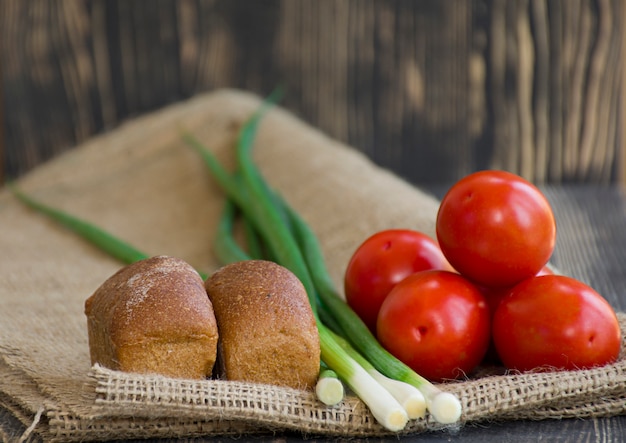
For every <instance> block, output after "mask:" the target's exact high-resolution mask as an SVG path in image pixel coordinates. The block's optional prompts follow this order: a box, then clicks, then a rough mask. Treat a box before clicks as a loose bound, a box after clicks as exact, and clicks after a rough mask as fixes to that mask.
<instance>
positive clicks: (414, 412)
mask: <svg viewBox="0 0 626 443" xmlns="http://www.w3.org/2000/svg"><path fill="white" fill-rule="evenodd" d="M334 339H335V341H336V342H337V343H339V345H340V346H341V347H342V348H343V349H344V350H345V351H346V352H347V353H348V355H349V356H350V357H352V358H353V359H354V360H355V361H356V362H357V363H358V364H360V365H361V366H362V367H363V368H364V369H365V370H366V371H367V372H368V373H369V374H370V375H371V376H372V377H374V379H375V380H376V381H377V382H378V383H380V384H381V385H382V386H383V387H384V388H385V389H387V391H389V393H390V394H391V395H392V396H393V397H394V398H395V399H396V400H397V401H398V402H399V403H400V404H401V405H402V407H403V408H404V410H405V411H406V413H407V415H408V417H409V418H410V419H415V418H422V417H424V416H425V415H426V400H425V399H424V395H423V394H422V392H421V391H420V390H419V389H417V388H416V387H415V386H413V385H410V384H408V383H404V382H402V381H398V380H394V379H392V378H389V377H386V376H384V375H383V374H381V373H380V372H378V370H377V369H376V368H375V367H374V366H373V365H372V364H371V363H370V362H369V361H367V360H366V359H365V358H364V357H363V356H362V355H361V354H359V353H358V352H357V351H356V350H355V349H354V348H353V347H352V345H350V343H349V342H348V341H347V340H345V339H344V338H343V337H341V336H339V335H336V334H334Z"/></svg>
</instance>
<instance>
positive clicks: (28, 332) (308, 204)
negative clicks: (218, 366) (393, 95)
mask: <svg viewBox="0 0 626 443" xmlns="http://www.w3.org/2000/svg"><path fill="white" fill-rule="evenodd" d="M259 104H260V100H259V98H258V97H256V96H253V95H250V94H247V93H243V92H240V91H232V90H222V91H216V92H213V93H210V94H207V95H203V96H198V97H196V98H193V99H191V100H189V101H187V102H184V103H180V104H177V105H174V106H172V107H169V108H166V109H164V110H162V111H159V112H156V113H154V114H151V115H148V116H145V117H142V118H139V119H137V120H134V121H132V122H129V123H127V124H126V125H124V126H123V127H121V128H119V129H117V130H115V131H113V132H111V133H108V134H105V135H103V136H101V137H98V138H94V139H92V140H91V141H90V142H88V143H85V144H84V145H82V146H80V147H78V148H77V149H75V150H73V151H71V152H69V153H68V154H65V155H62V156H61V157H59V158H57V159H55V160H54V161H51V162H49V163H48V164H46V165H44V166H42V167H40V168H38V169H37V170H35V171H33V172H32V173H30V174H28V175H27V176H25V177H23V178H22V179H20V180H19V181H18V182H17V185H18V186H20V187H21V188H22V189H23V190H25V191H27V192H29V193H31V194H32V195H34V196H35V197H37V198H38V199H40V200H42V201H45V202H47V203H49V204H51V205H54V206H57V207H60V208H63V209H65V210H67V211H69V212H71V213H73V214H76V215H78V216H80V217H82V218H84V219H87V220H90V221H93V222H94V223H96V224H98V225H99V226H102V227H104V228H106V229H107V230H109V231H110V232H112V233H114V234H115V235H117V236H119V237H121V238H123V239H126V240H128V241H129V242H130V243H132V244H134V245H136V246H137V247H138V248H140V249H142V250H144V251H146V252H148V253H150V254H167V255H172V256H177V257H181V258H183V259H185V260H187V261H188V262H190V263H191V264H192V265H194V266H195V267H197V268H198V269H202V270H204V271H205V272H208V273H210V272H211V271H212V270H214V269H216V268H217V266H218V264H217V262H216V260H215V257H214V256H213V254H212V252H211V244H212V236H213V235H214V232H215V228H216V224H217V220H218V217H219V214H220V211H221V208H222V203H223V196H222V194H221V192H220V191H219V189H218V188H217V187H216V186H215V185H214V183H213V182H212V180H211V178H210V176H209V175H208V174H207V172H206V170H205V167H204V165H203V163H202V162H201V161H200V160H199V158H198V156H197V154H196V153H194V152H192V151H191V150H190V149H189V148H188V147H186V146H185V145H184V144H183V143H182V142H181V139H180V132H179V131H180V129H181V128H185V129H187V130H189V131H192V132H193V133H194V134H195V135H196V136H197V137H198V138H200V139H201V140H202V141H203V142H204V143H205V144H206V145H207V146H209V147H210V148H211V149H213V150H214V151H215V152H216V153H217V155H218V156H219V158H220V159H221V160H222V161H223V162H225V164H227V165H232V163H233V149H232V148H233V142H234V139H235V136H236V132H237V130H238V129H239V127H240V125H241V123H242V121H244V120H245V119H246V118H247V117H248V116H249V115H250V114H251V112H253V111H254V110H256V109H257V107H258V106H259ZM255 157H256V160H257V162H258V163H259V165H260V167H261V169H262V171H263V173H264V174H265V175H266V177H267V178H268V180H269V181H270V183H271V184H272V185H273V186H274V187H275V188H276V189H278V190H279V191H280V192H281V193H282V194H283V195H284V196H285V198H286V199H287V200H288V201H289V202H290V203H291V204H292V205H293V206H294V207H295V208H296V209H297V210H298V211H299V212H300V213H301V214H302V215H303V217H304V218H305V219H306V220H307V221H309V222H310V224H311V225H312V227H313V229H314V230H315V232H316V233H317V235H318V236H319V238H320V240H321V242H322V245H323V247H324V253H325V256H326V260H327V263H328V266H329V268H330V270H331V273H332V277H333V279H334V280H335V282H336V283H337V285H338V287H340V285H341V277H342V273H343V270H344V269H345V265H346V263H347V261H348V259H349V256H350V254H351V253H352V252H353V250H354V249H355V248H356V246H357V245H358V244H359V243H360V242H361V241H362V240H363V239H364V238H365V237H366V236H368V235H369V234H371V233H372V232H374V231H376V230H380V229H384V228H391V227H411V228H415V229H419V230H422V231H425V232H426V233H429V234H430V235H433V236H434V221H435V216H436V210H437V205H438V202H437V200H436V199H434V198H433V197H431V196H430V195H428V194H426V193H424V192H422V191H420V190H419V189H416V188H415V187H412V186H410V185H409V184H407V183H406V182H405V181H403V180H401V179H399V178H398V177H396V176H395V175H393V174H391V173H389V172H387V171H385V170H382V169H380V168H378V167H376V166H374V165H373V164H372V163H371V162H369V161H368V160H367V159H366V158H365V157H363V156H362V155H361V154H358V153H357V152H356V151H355V150H353V149H350V148H349V147H346V146H343V145H341V144H339V143H337V142H335V141H333V140H331V139H329V138H328V137H327V136H325V135H324V134H322V133H320V132H319V131H316V130H314V129H313V128H311V127H309V126H307V125H306V124H304V123H302V122H301V121H300V120H299V119H297V118H296V117H295V116H293V115H291V114H289V113H287V112H285V111H283V110H281V109H280V108H278V109H275V110H272V111H271V112H270V113H269V114H268V116H267V117H266V118H265V119H264V120H263V122H262V125H261V128H260V133H259V136H258V138H257V144H256V146H255ZM0 227H1V229H0V251H2V254H1V257H0V261H1V265H0V301H1V308H0V406H1V407H2V408H3V409H4V412H8V413H9V414H10V415H11V417H14V418H15V420H14V421H18V422H20V423H22V428H21V430H20V434H17V435H5V438H7V439H9V438H11V437H14V438H15V439H16V440H19V439H20V438H22V440H29V439H30V440H37V439H42V440H45V441H88V440H104V439H128V438H145V437H196V436H209V435H239V434H248V433H259V432H269V431H283V430H284V431H294V432H301V433H302V434H303V435H326V436H354V437H367V436H383V435H386V434H387V432H386V431H385V430H384V429H382V428H381V427H380V426H379V425H378V424H377V423H376V422H375V421H374V420H373V418H372V417H371V416H370V414H369V412H368V410H367V409H366V408H365V407H364V406H363V404H362V403H361V402H360V401H359V400H358V399H356V398H354V397H352V396H349V397H348V398H346V400H345V401H344V402H343V403H342V404H340V405H339V406H337V407H334V408H328V407H325V406H323V405H321V404H320V403H319V402H317V401H316V399H315V398H314V396H313V394H312V393H310V392H304V391H297V390H290V389H283V388H276V387H271V386H262V385H255V384H246V383H235V382H229V381H223V380H222V381H216V380H206V381H190V380H173V379H168V378H163V377H156V376H138V375H133V374H125V373H120V372H116V371H111V370H108V369H106V368H101V367H98V366H95V367H91V365H90V362H89V354H88V345H87V333H86V320H85V316H84V313H83V306H84V301H85V299H86V298H87V297H88V296H89V295H90V294H91V293H92V292H93V291H94V290H95V289H96V288H97V287H98V286H99V285H100V284H101V283H102V282H103V281H104V280H105V279H106V278H108V277H109V276H110V275H112V274H113V273H114V272H115V271H116V270H117V269H118V268H119V267H120V264H119V263H118V262H116V261H115V260H113V259H111V258H110V257H108V256H106V255H105V254H103V253H101V252H100V251H98V250H97V249H95V248H94V247H92V246H90V245H89V244H87V243H85V242H84V241H83V240H81V239H79V238H77V237H76V236H75V235H74V234H72V233H70V232H68V231H66V230H64V229H62V228H59V227H58V226H57V225H56V224H54V223H53V222H51V221H49V220H47V219H46V218H44V217H42V216H40V215H38V214H36V213H34V212H32V211H30V210H28V209H26V208H25V207H24V206H22V205H21V204H19V203H18V202H17V201H16V200H15V199H14V198H13V197H12V196H11V194H10V193H9V192H8V191H7V190H6V189H3V190H2V191H0ZM620 321H621V324H622V327H623V328H624V327H625V326H626V316H625V315H624V314H621V313H620ZM446 389H448V390H450V391H452V392H454V393H456V394H458V395H459V397H460V398H461V401H462V403H463V407H464V413H463V416H462V421H461V423H460V424H461V425H462V424H463V423H468V422H479V421H486V420H514V419H526V418H530V419H546V418H563V417H592V416H607V415H617V414H624V413H626V362H625V361H624V356H622V358H621V359H620V360H619V361H618V362H617V363H616V364H614V365H611V366H608V367H604V368H598V369H593V370H585V371H576V372H558V373H549V374H517V375H514V374H493V373H492V372H489V371H485V372H483V373H481V374H478V375H475V376H474V377H472V378H470V379H468V380H466V381H462V382H454V383H450V384H448V385H447V386H446ZM2 426H4V425H2ZM437 426H438V425H437V424H436V423H433V422H432V421H430V420H429V419H428V418H427V419H424V420H417V421H413V422H411V423H410V425H409V426H408V427H407V428H406V430H405V431H404V432H405V433H418V432H422V431H425V430H432V429H437ZM4 430H5V432H9V433H10V431H7V430H6V428H5V429H4Z"/></svg>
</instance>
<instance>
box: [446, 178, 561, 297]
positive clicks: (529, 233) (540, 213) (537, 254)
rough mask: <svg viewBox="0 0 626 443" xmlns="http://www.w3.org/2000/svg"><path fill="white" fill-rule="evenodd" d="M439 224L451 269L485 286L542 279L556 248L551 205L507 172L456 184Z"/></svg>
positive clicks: (527, 184)
mask: <svg viewBox="0 0 626 443" xmlns="http://www.w3.org/2000/svg"><path fill="white" fill-rule="evenodd" d="M436 223H437V226H436V229H437V239H438V242H439V245H440V247H441V250H442V251H443V253H444V255H445V256H446V258H447V259H448V261H449V262H450V264H451V265H452V266H453V267H454V268H455V269H456V270H457V271H458V272H459V273H461V274H462V275H464V276H465V277H467V278H469V279H470V280H472V281H475V282H476V283H478V284H480V285H484V286H492V287H505V286H512V285H514V284H516V283H519V282H520V281H522V280H523V279H525V278H528V277H531V276H533V275H535V274H537V272H539V270H540V269H541V268H542V267H543V266H544V265H545V264H546V263H547V262H548V260H549V259H550V257H551V255H552V252H553V250H554V246H555V243H556V222H555V218H554V214H553V212H552V208H551V206H550V204H549V202H548V200H547V199H546V198H545V196H544V195H543V194H542V193H541V191H540V190H539V189H538V188H537V187H535V186H534V185H533V184H531V183H530V182H528V181H527V180H525V179H523V178H522V177H519V176H517V175H515V174H512V173H509V172H505V171H495V170H487V171H479V172H475V173H473V174H469V175H467V176H465V177H464V178H462V179H461V180H459V181H458V182H456V183H455V184H454V185H453V186H452V187H451V188H450V189H449V190H448V192H447V193H446V195H445V196H444V197H443V199H442V201H441V204H440V207H439V211H438V213H437V222H436Z"/></svg>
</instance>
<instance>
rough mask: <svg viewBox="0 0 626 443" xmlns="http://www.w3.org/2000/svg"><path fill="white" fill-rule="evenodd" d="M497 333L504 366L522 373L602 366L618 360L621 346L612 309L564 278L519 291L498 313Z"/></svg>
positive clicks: (531, 283)
mask: <svg viewBox="0 0 626 443" xmlns="http://www.w3.org/2000/svg"><path fill="white" fill-rule="evenodd" d="M492 333H493V340H494V343H495V347H496V350H497V352H498V355H499V356H500V359H501V360H502V362H503V363H504V365H505V366H506V367H508V368H511V369H517V370H520V371H528V370H532V369H534V370H542V369H550V368H552V369H566V370H572V369H579V368H590V367H594V366H601V365H604V364H608V363H612V362H614V361H615V360H616V359H617V357H618V356H619V352H620V345H621V331H620V328H619V323H618V320H617V317H616V315H615V311H614V310H613V308H611V306H610V305H609V304H608V302H607V301H606V300H605V299H604V298H603V297H602V296H600V294H598V293H597V292H596V291H594V290H593V289H592V288H590V287H589V286H587V285H585V284H584V283H582V282H580V281H578V280H575V279H573V278H571V277H566V276H563V275H544V276H540V277H533V278H529V279H527V280H524V281H523V282H521V283H519V284H518V285H516V286H515V287H514V288H513V289H512V290H511V292H510V293H509V294H508V295H507V296H506V297H504V298H503V299H502V301H501V302H500V304H499V306H498V308H497V309H496V312H495V314H494V317H493V327H492Z"/></svg>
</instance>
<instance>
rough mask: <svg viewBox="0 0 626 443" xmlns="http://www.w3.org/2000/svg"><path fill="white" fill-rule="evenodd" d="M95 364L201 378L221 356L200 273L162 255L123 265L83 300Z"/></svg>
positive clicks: (186, 264)
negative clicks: (218, 354)
mask: <svg viewBox="0 0 626 443" xmlns="http://www.w3.org/2000/svg"><path fill="white" fill-rule="evenodd" d="M85 314H86V315H87V328H88V333H89V351H90V354H91V363H92V364H94V363H99V364H101V365H102V366H105V367H108V368H111V369H117V370H121V371H126V372H135V373H144V374H145V373H153V374H161V375H165V376H169V377H175V378H194V379H202V378H205V377H207V376H210V375H211V372H212V369H213V366H214V364H215V359H216V356H217V340H218V332H217V323H216V320H215V315H214V313H213V306H212V305H211V301H210V300H209V297H208V296H207V293H206V290H205V289H204V281H203V280H202V278H201V277H200V275H199V274H198V273H197V272H196V271H195V270H194V269H193V268H192V267H191V266H190V265H189V264H188V263H186V262H185V261H183V260H180V259H177V258H173V257H166V256H158V257H152V258H148V259H146V260H142V261H139V262H136V263H133V264H131V265H128V266H125V267H124V268H122V269H120V270H119V271H118V272H117V273H115V274H114V275H113V276H111V277H110V278H109V279H107V280H106V281H105V282H104V283H103V284H102V285H101V286H100V287H99V288H98V289H97V290H96V291H95V292H94V294H93V295H92V296H91V297H89V298H88V299H87V301H86V302H85Z"/></svg>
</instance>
